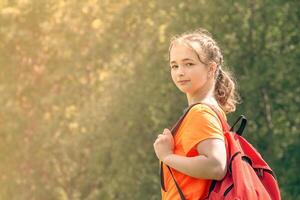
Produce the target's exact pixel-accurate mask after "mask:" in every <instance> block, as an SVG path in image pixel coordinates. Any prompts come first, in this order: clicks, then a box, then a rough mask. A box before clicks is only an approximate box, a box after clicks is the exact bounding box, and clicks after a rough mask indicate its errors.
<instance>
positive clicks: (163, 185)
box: [160, 103, 201, 200]
mask: <svg viewBox="0 0 300 200" xmlns="http://www.w3.org/2000/svg"><path fill="white" fill-rule="evenodd" d="M197 104H201V103H194V104H192V105H190V106H189V107H187V108H185V109H184V111H183V115H182V116H181V117H180V118H179V120H178V121H177V122H176V123H175V125H174V126H173V127H172V128H171V130H170V131H171V133H172V135H173V136H175V134H176V131H177V130H178V128H179V126H180V124H181V122H182V121H183V119H184V117H185V116H186V115H187V113H188V112H189V111H190V109H191V108H192V107H193V106H195V105H197ZM166 166H167V165H166ZM167 167H168V169H169V172H170V174H171V176H172V178H173V180H174V182H175V185H176V188H177V190H178V193H179V194H180V198H181V200H185V197H184V195H183V192H182V190H181V189H180V187H179V185H178V183H177V181H176V180H175V177H174V175H173V173H172V170H171V168H170V167H169V166H167ZM160 184H161V188H162V189H163V190H164V191H165V192H166V191H167V190H166V187H165V183H164V171H163V162H160Z"/></svg>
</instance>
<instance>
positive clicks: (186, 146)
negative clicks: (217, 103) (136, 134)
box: [161, 104, 226, 200]
mask: <svg viewBox="0 0 300 200" xmlns="http://www.w3.org/2000/svg"><path fill="white" fill-rule="evenodd" d="M217 109H218V110H219V111H220V112H221V113H222V115H223V116H224V118H225V119H226V115H225V113H224V111H223V110H222V109H220V108H217ZM208 138H219V139H221V140H223V141H224V136H223V131H222V125H221V122H220V120H219V118H218V116H217V114H216V113H215V112H214V111H213V110H211V108H210V107H208V106H207V105H204V104H197V105H195V106H193V107H192V108H191V109H190V111H189V112H188V114H187V115H186V116H185V118H184V119H183V121H182V123H181V124H180V126H179V128H178V129H177V132H176V134H175V137H174V153H175V154H177V155H182V156H187V157H193V156H197V155H199V154H198V151H197V149H196V148H197V144H198V143H199V142H201V141H203V140H205V139H208ZM200 154H201V152H200ZM163 167H164V168H163V170H164V181H165V182H164V183H165V188H166V191H167V192H165V191H163V190H161V194H162V200H180V196H179V193H178V191H177V188H176V186H175V183H174V180H173V179H172V176H171V174H170V172H169V170H168V168H167V167H166V165H163ZM171 170H172V172H173V174H174V177H175V179H176V181H177V183H178V185H179V187H180V188H181V190H182V192H183V194H184V196H185V198H186V200H199V199H203V198H205V197H206V196H207V194H208V189H209V186H210V183H211V180H207V179H197V178H193V177H191V176H188V175H186V174H183V173H181V172H179V171H177V170H175V169H173V168H171Z"/></svg>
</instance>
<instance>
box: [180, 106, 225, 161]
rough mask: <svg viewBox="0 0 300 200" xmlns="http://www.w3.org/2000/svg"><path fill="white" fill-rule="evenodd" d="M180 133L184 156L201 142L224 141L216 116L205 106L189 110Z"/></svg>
mask: <svg viewBox="0 0 300 200" xmlns="http://www.w3.org/2000/svg"><path fill="white" fill-rule="evenodd" d="M182 131H183V134H182V147H183V150H184V152H185V154H186V155H187V154H188V153H189V152H190V151H191V150H192V149H193V148H194V147H196V145H197V144H198V143H199V142H201V141H203V140H206V139H209V138H216V139H221V140H223V141H224V135H223V131H222V126H221V122H220V120H219V118H218V116H217V114H216V113H215V112H214V111H213V110H211V108H209V107H207V106H205V105H196V106H194V107H193V108H191V110H190V112H189V113H188V114H187V116H186V121H185V124H184V126H183V130H182Z"/></svg>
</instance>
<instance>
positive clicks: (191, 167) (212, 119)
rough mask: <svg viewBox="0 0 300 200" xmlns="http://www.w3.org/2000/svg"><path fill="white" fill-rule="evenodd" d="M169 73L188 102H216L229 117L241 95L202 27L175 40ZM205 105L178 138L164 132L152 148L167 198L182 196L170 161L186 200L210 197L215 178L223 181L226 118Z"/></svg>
mask: <svg viewBox="0 0 300 200" xmlns="http://www.w3.org/2000/svg"><path fill="white" fill-rule="evenodd" d="M169 62H170V71H171V76H172V80H173V82H174V84H175V85H176V86H177V87H178V89H179V90H181V91H182V92H184V93H185V94H186V97H187V101H188V105H189V106H190V105H192V104H195V103H199V102H202V103H205V104H211V105H213V106H215V107H216V108H217V109H218V110H219V111H220V112H221V114H222V115H223V116H224V118H225V119H226V113H230V112H233V111H235V108H236V104H237V103H238V95H237V93H236V91H235V82H234V80H233V78H232V76H231V75H230V73H229V72H227V71H225V70H224V68H223V67H224V66H223V55H222V52H221V50H220V48H219V46H218V44H217V43H216V41H215V40H214V39H213V38H212V36H211V34H210V33H209V32H208V31H206V30H204V29H198V30H196V31H193V32H186V33H183V34H182V35H179V36H175V37H173V38H172V39H171V43H170V47H169ZM205 104H197V105H195V106H193V107H192V109H191V110H190V111H189V113H188V114H187V115H186V117H185V118H184V120H183V121H182V123H181V125H180V126H179V128H178V129H177V132H176V134H175V135H174V137H173V136H172V134H171V132H170V130H169V129H164V131H163V133H162V134H159V135H158V137H157V139H156V140H155V142H154V144H153V146H154V150H155V153H156V156H157V157H158V159H159V160H160V161H162V162H163V163H164V165H163V167H164V169H163V171H164V183H165V188H166V192H165V191H164V190H161V193H162V200H180V196H179V193H178V191H177V188H176V186H175V183H174V181H173V179H172V177H171V174H170V172H169V171H168V169H167V167H166V165H168V166H169V167H171V170H172V172H173V175H174V177H175V179H176V181H177V182H178V184H179V187H180V188H181V190H182V192H183V194H184V196H185V198H186V200H199V199H203V198H205V197H206V196H207V193H208V190H209V186H210V183H211V180H221V179H222V178H223V177H224V176H225V174H226V170H227V166H226V148H225V142H224V136H223V131H222V126H221V122H220V121H219V119H218V116H217V115H216V113H215V112H214V111H213V110H211V108H210V107H208V106H207V105H205Z"/></svg>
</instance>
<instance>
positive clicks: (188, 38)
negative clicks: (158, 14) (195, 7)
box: [169, 28, 240, 113]
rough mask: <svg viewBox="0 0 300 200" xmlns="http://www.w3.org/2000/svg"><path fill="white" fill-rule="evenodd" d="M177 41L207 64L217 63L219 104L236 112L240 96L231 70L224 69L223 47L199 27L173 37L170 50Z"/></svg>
mask: <svg viewBox="0 0 300 200" xmlns="http://www.w3.org/2000/svg"><path fill="white" fill-rule="evenodd" d="M175 42H180V43H183V44H185V45H187V46H188V47H190V48H191V49H192V50H194V51H195V53H196V54H197V56H198V58H199V61H200V62H202V63H203V64H205V65H208V64H209V63H210V62H215V63H216V64H217V69H216V73H215V77H214V78H215V89H214V96H215V98H216V100H217V102H218V104H219V106H220V107H221V108H222V109H223V110H224V111H225V112H226V113H230V112H234V111H235V110H236V104H238V103H239V100H240V97H239V95H238V93H237V92H236V88H235V85H236V81H235V79H234V77H233V75H232V73H231V72H230V71H229V70H226V69H224V60H223V55H222V52H221V49H220V47H219V45H218V44H217V42H216V41H215V40H214V39H213V38H212V35H211V34H210V33H209V32H208V31H207V30H205V29H202V28H199V29H197V30H195V31H189V32H184V33H183V34H181V35H176V36H174V37H172V38H171V41H170V47H169V58H170V50H171V48H172V46H173V44H174V43H175Z"/></svg>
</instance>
